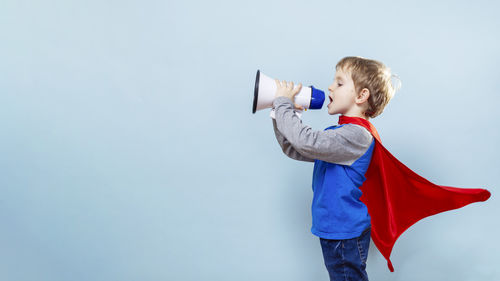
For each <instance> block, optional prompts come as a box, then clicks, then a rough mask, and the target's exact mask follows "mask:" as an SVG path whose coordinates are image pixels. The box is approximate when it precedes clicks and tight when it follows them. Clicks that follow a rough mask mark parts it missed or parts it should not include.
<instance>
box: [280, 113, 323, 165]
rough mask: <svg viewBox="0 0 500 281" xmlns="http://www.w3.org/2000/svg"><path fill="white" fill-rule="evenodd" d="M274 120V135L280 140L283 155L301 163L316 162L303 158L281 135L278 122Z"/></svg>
mask: <svg viewBox="0 0 500 281" xmlns="http://www.w3.org/2000/svg"><path fill="white" fill-rule="evenodd" d="M271 119H272V120H273V128H274V134H275V136H276V139H277V140H278V143H279V145H280V146H281V150H283V153H285V154H286V156H288V157H290V158H292V159H295V160H299V161H306V162H314V161H315V160H314V159H312V158H307V157H304V156H302V154H300V153H299V152H298V151H297V150H295V148H293V146H292V144H291V143H290V142H289V141H288V140H287V139H286V138H285V137H284V136H283V135H282V134H281V132H280V131H279V130H278V127H277V126H276V120H275V119H273V118H271Z"/></svg>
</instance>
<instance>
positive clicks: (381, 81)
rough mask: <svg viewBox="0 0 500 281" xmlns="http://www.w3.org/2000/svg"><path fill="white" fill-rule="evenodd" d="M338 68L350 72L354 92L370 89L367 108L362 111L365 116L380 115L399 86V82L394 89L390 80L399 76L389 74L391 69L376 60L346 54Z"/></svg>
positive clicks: (336, 67) (373, 116)
mask: <svg viewBox="0 0 500 281" xmlns="http://www.w3.org/2000/svg"><path fill="white" fill-rule="evenodd" d="M339 68H340V69H342V70H343V71H349V72H351V78H352V80H353V82H354V90H355V91H356V94H358V93H359V92H360V91H361V90H362V89H364V88H367V89H368V90H369V91H370V96H369V97H368V108H367V110H366V111H365V112H364V115H365V116H366V117H367V118H375V117H377V116H378V115H380V114H381V113H382V112H383V111H384V108H385V106H386V105H387V104H388V103H389V101H390V100H391V99H392V98H393V97H394V94H395V92H396V90H399V89H400V88H401V83H399V86H398V88H397V89H395V88H394V86H393V84H392V81H391V78H392V77H396V78H398V80H399V77H398V76H397V75H395V74H391V69H390V68H389V67H387V66H385V65H384V64H383V63H382V62H380V61H377V60H372V59H367V58H363V57H360V56H348V57H344V58H342V59H341V60H340V61H339V62H338V63H337V65H336V66H335V69H339ZM399 81H401V80H399Z"/></svg>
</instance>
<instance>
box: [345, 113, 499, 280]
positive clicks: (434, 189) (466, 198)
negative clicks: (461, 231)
mask: <svg viewBox="0 0 500 281" xmlns="http://www.w3.org/2000/svg"><path fill="white" fill-rule="evenodd" d="M344 123H353V124H357V125H361V126H363V127H365V128H366V129H368V131H370V133H371V134H372V135H373V137H374V138H375V140H376V141H375V142H376V143H375V147H374V150H373V156H372V160H371V162H370V165H369V167H368V170H367V171H366V173H365V177H366V180H365V181H364V182H363V184H362V185H361V187H360V190H361V191H362V195H361V197H360V200H361V201H362V202H363V203H364V204H365V205H366V206H367V208H368V213H369V214H370V217H371V225H372V229H371V236H372V240H373V242H374V243H375V245H376V246H377V248H378V250H379V251H380V253H381V254H382V255H383V256H384V257H385V259H386V260H387V265H388V266H389V270H390V271H391V272H394V267H393V266H392V263H391V260H390V259H389V257H390V255H391V251H392V247H393V246H394V243H396V240H397V239H398V237H399V236H400V235H401V234H402V233H403V232H404V231H405V230H406V229H408V228H409V227H410V226H412V225H413V224H415V223H416V222H417V221H419V220H421V219H423V218H425V217H428V216H432V215H435V214H438V213H441V212H445V211H449V210H453V209H458V208H461V207H463V206H465V205H468V204H470V203H474V202H479V201H486V200H487V199H488V198H489V197H490V195H491V194H490V192H489V191H488V190H486V189H481V188H456V187H451V186H443V185H437V184H434V183H432V182H430V181H428V180H427V179H425V178H423V177H421V176H419V175H418V174H416V173H415V172H413V171H412V170H410V169H409V168H408V167H406V166H405V165H404V164H403V163H401V162H399V160H398V159H396V157H394V156H393V155H392V154H391V153H390V152H389V151H388V150H387V149H386V148H385V147H384V146H383V145H382V142H381V141H380V137H379V135H378V133H377V130H376V129H375V127H374V126H373V125H372V124H371V123H370V121H368V120H366V119H364V118H361V117H351V116H344V115H340V116H339V124H344Z"/></svg>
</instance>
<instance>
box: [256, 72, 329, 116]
mask: <svg viewBox="0 0 500 281" xmlns="http://www.w3.org/2000/svg"><path fill="white" fill-rule="evenodd" d="M295 88H297V85H294V89H295ZM276 90H277V87H276V82H275V80H274V79H273V78H271V77H269V76H267V75H265V74H264V73H261V72H260V70H257V75H256V77H255V89H254V96H253V106H252V113H255V112H256V111H257V110H262V109H265V108H272V107H273V101H274V97H275V96H276ZM324 102H325V92H323V91H322V90H319V89H316V88H314V87H313V86H312V85H310V86H308V87H302V89H300V92H298V93H297V95H295V103H296V104H297V105H299V106H303V107H304V108H305V109H306V110H307V109H321V107H322V106H323V103H324Z"/></svg>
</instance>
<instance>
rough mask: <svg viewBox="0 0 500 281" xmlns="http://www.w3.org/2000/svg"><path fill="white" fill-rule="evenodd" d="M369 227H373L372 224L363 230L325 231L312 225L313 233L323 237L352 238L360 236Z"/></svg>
mask: <svg viewBox="0 0 500 281" xmlns="http://www.w3.org/2000/svg"><path fill="white" fill-rule="evenodd" d="M368 227H371V224H370V225H368V226H366V227H364V228H363V229H362V230H358V231H354V232H336V233H331V232H323V231H319V230H316V229H315V228H314V227H311V233H312V234H314V235H316V236H318V237H320V238H323V239H351V238H355V237H358V236H360V235H361V234H362V233H363V231H365V230H366V229H367V228H368Z"/></svg>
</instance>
